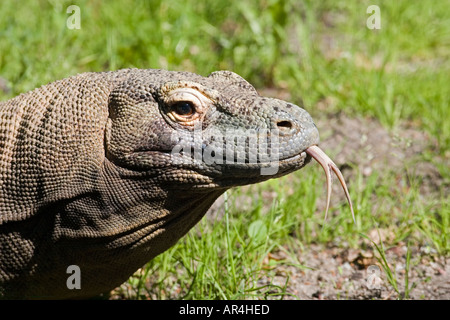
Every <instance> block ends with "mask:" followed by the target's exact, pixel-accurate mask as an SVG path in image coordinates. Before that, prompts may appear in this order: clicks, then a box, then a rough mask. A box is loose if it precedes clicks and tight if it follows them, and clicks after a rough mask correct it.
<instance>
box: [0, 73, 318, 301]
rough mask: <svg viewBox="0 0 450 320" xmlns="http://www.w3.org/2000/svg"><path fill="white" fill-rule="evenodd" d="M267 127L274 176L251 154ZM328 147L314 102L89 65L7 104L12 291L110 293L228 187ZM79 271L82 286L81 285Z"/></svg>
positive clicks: (22, 294)
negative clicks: (74, 282)
mask: <svg viewBox="0 0 450 320" xmlns="http://www.w3.org/2000/svg"><path fill="white" fill-rule="evenodd" d="M264 132H270V134H269V135H267V139H266V140H267V141H266V143H265V144H263V145H264V146H265V147H267V150H268V154H271V155H275V156H276V157H275V159H276V160H277V161H276V165H277V170H276V172H274V173H272V174H261V172H262V169H264V168H266V169H267V168H270V163H269V162H268V161H267V159H265V160H264V159H263V158H261V159H260V160H261V161H256V162H253V161H251V160H252V159H253V158H252V155H254V154H255V152H253V151H254V150H255V148H256V147H257V145H256V142H255V139H251V138H248V134H249V133H264ZM236 133H237V134H236ZM233 134H234V135H235V136H237V139H229V136H230V135H233ZM275 134H276V135H277V137H278V141H277V143H276V144H274V143H271V141H272V140H270V139H271V138H272V136H275ZM199 136H200V138H198V137H199ZM239 137H241V138H242V137H244V138H245V139H244V144H243V145H242V144H238V140H239ZM257 141H258V146H260V145H261V140H257ZM318 143H319V134H318V131H317V128H316V126H315V125H314V123H313V121H312V119H311V117H310V116H309V114H308V113H307V112H306V111H305V110H303V109H302V108H300V107H298V106H296V105H293V104H291V103H289V102H285V101H282V100H278V99H273V98H268V97H262V96H260V95H259V94H258V93H257V92H256V90H255V89H254V88H253V87H252V86H251V85H250V84H249V83H248V82H247V81H246V80H244V79H243V78H241V77H240V76H238V75H237V74H235V73H232V72H230V71H218V72H214V73H212V74H211V75H209V76H208V77H202V76H200V75H196V74H193V73H188V72H174V71H166V70H153V69H147V70H142V69H124V70H118V71H113V72H104V73H83V74H79V75H76V76H73V77H70V78H67V79H63V80H60V81H56V82H53V83H50V84H47V85H45V86H42V87H40V88H38V89H35V90H33V91H31V92H28V93H25V94H21V95H19V96H17V97H15V98H13V99H11V100H9V101H6V102H1V103H0V297H2V298H4V299H5V298H6V299H10V298H13V299H15V298H20V299H55V298H87V297H92V296H96V295H98V294H100V293H104V292H108V291H109V290H111V289H113V288H115V287H117V286H119V285H120V284H122V283H123V282H124V281H126V280H127V279H128V278H129V277H130V275H132V274H133V272H135V271H136V270H137V269H138V268H140V267H142V266H143V265H144V264H145V263H147V262H148V261H149V260H151V259H152V258H154V257H155V256H157V255H158V254H160V253H162V252H164V251H165V250H167V249H168V248H170V247H171V246H172V245H174V244H175V243H176V241H177V240H178V239H180V238H181V237H183V236H184V235H185V234H186V233H187V232H188V231H189V230H190V229H191V228H192V227H193V226H194V225H195V224H196V223H197V222H198V221H199V220H200V219H201V218H202V217H203V215H204V214H205V213H206V211H207V210H208V208H209V207H210V206H211V205H212V204H213V202H214V201H215V200H216V199H217V197H219V196H220V195H221V194H222V193H223V192H225V191H226V190H227V189H229V188H231V187H234V186H240V185H246V184H252V183H258V182H261V181H264V180H267V179H271V178H277V177H280V176H283V175H285V174H288V173H290V172H293V171H296V170H298V169H300V168H302V167H303V166H304V165H306V164H307V163H308V162H309V161H310V159H311V157H310V156H309V155H307V154H306V153H305V152H304V151H305V150H306V149H307V148H308V147H310V146H312V145H317V144H318ZM180 146H182V147H183V148H180ZM174 150H177V152H175V153H174ZM252 150H253V151H252ZM178 151H179V152H178ZM191 151H192V152H191ZM269 151H270V152H272V153H270V152H269ZM256 153H257V154H259V153H258V152H256ZM205 154H209V156H210V157H209V158H204V159H202V158H201V157H202V156H204V155H205ZM198 157H200V160H199V158H198ZM208 159H209V160H208ZM211 159H213V160H214V161H211ZM230 159H231V160H233V161H225V160H230ZM271 159H272V160H273V159H274V158H271ZM272 165H273V163H272ZM72 265H76V266H78V267H79V268H80V272H81V288H80V289H69V288H68V286H67V279H68V278H69V277H70V276H71V274H70V273H68V267H69V266H72Z"/></svg>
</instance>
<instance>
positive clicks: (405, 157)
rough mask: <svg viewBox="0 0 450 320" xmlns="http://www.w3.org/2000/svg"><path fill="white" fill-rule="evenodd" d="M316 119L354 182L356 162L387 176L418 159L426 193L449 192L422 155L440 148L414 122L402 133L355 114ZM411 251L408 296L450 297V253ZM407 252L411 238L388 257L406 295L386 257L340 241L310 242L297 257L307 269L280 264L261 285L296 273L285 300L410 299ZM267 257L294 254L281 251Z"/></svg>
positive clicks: (415, 166) (416, 170)
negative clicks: (383, 260) (391, 277)
mask: <svg viewBox="0 0 450 320" xmlns="http://www.w3.org/2000/svg"><path fill="white" fill-rule="evenodd" d="M316 124H317V126H318V128H319V130H320V132H321V137H322V143H321V147H322V149H323V150H327V152H329V155H330V156H331V158H332V159H333V161H335V163H336V164H337V165H338V166H339V167H340V169H341V170H342V171H343V174H344V176H345V177H346V179H347V181H349V180H351V179H352V177H353V176H354V174H355V170H354V168H355V166H356V167H357V168H359V170H361V172H362V173H363V174H364V175H367V176H368V175H370V174H371V173H372V172H374V171H375V170H376V171H378V172H380V174H381V175H382V174H383V173H387V172H388V171H387V170H389V172H390V173H391V174H392V172H397V174H398V175H402V174H405V171H404V170H405V164H411V166H412V168H411V171H410V172H409V174H412V175H414V176H416V178H418V179H420V180H419V181H421V195H422V196H424V197H433V196H434V195H439V192H440V190H444V194H448V191H449V183H448V181H445V180H444V179H443V177H442V176H441V175H440V173H439V171H438V170H437V168H436V167H435V166H434V165H433V164H431V163H429V162H423V161H418V159H419V157H420V155H421V154H422V153H423V152H424V151H425V150H433V148H435V143H434V142H433V141H432V139H430V137H428V136H427V135H426V134H425V133H424V132H422V131H420V130H418V129H417V128H414V126H409V127H406V126H403V127H400V128H398V129H397V130H396V132H388V131H387V130H386V129H385V128H384V127H383V126H381V125H380V124H379V123H378V122H377V121H375V120H373V119H365V118H351V117H349V116H346V115H344V114H336V115H334V116H333V117H331V118H329V117H327V118H324V119H318V121H317V123H316ZM438 160H439V161H446V160H448V159H438ZM333 188H336V189H333V197H336V198H339V197H342V192H340V190H338V189H339V186H338V184H337V183H335V185H334V186H333ZM333 197H332V198H333ZM342 200H343V198H341V199H339V201H342ZM336 201H337V200H336ZM373 231H374V233H373V234H369V236H370V237H371V239H372V240H373V239H375V240H374V241H375V242H376V238H377V237H378V233H377V232H376V230H375V229H374V230H373ZM380 236H381V237H382V238H388V237H389V234H388V231H386V230H381V233H380ZM383 240H386V239H383ZM410 250H411V262H410V268H409V269H410V272H409V275H408V276H409V277H408V280H409V282H408V283H409V285H408V287H409V290H406V291H407V297H406V298H408V299H414V300H416V299H433V300H434V299H446V300H447V299H450V257H448V256H447V257H443V256H439V255H438V254H437V252H436V251H435V250H434V249H433V248H432V247H430V246H427V245H424V246H422V247H412V248H410ZM406 253H407V248H406V245H405V244H400V245H398V246H396V247H392V248H389V249H388V250H387V251H386V260H387V262H388V263H389V266H390V269H391V270H392V272H395V278H396V279H397V286H398V291H399V292H400V294H398V293H397V292H396V291H395V290H394V289H393V286H392V285H391V284H390V283H389V280H388V279H387V276H386V273H385V272H384V271H383V270H381V269H380V267H381V265H380V263H379V262H378V260H377V258H376V256H378V257H379V255H378V253H375V252H374V251H373V250H371V249H368V250H367V249H366V250H362V249H361V250H359V249H342V247H338V246H336V245H334V244H329V245H328V246H324V245H312V246H307V247H305V248H304V251H302V252H300V253H299V255H298V259H299V261H300V262H301V264H302V265H304V266H305V267H308V268H307V269H299V268H298V267H285V266H280V267H277V269H276V270H275V273H276V276H275V278H274V279H270V280H269V279H262V280H261V285H264V284H269V283H270V282H271V283H272V284H277V285H280V286H284V285H285V283H286V279H287V277H289V285H288V288H287V291H288V292H289V293H291V294H292V295H293V296H285V297H284V299H357V300H359V299H398V298H403V297H405V275H406V272H405V267H406ZM267 259H276V260H280V259H283V260H284V259H289V258H288V257H286V256H283V253H282V252H279V253H277V254H274V255H272V256H269V257H267ZM373 270H374V271H373ZM372 272H374V273H372Z"/></svg>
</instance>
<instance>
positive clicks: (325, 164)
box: [306, 146, 356, 223]
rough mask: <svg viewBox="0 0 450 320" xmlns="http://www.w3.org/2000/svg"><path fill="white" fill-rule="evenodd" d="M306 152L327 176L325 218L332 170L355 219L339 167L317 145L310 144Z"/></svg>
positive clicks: (328, 203)
mask: <svg viewBox="0 0 450 320" xmlns="http://www.w3.org/2000/svg"><path fill="white" fill-rule="evenodd" d="M306 153H307V154H309V155H310V156H311V157H313V158H314V159H315V160H316V161H317V162H318V163H319V164H320V165H321V166H322V168H323V170H324V171H325V175H326V177H327V207H326V209H325V220H326V219H327V214H328V208H329V207H330V198H331V182H332V179H331V170H333V171H334V173H335V174H336V176H337V177H338V179H339V182H340V183H341V186H342V189H344V193H345V196H346V198H347V201H348V204H349V205H350V210H351V212H352V217H353V222H355V223H356V221H355V213H354V212H353V205H352V200H351V199H350V194H349V193H348V189H347V185H346V184H345V180H344V176H343V175H342V173H341V171H340V170H339V168H338V167H337V166H336V164H335V163H334V162H333V160H331V159H330V157H328V156H327V155H326V154H325V152H323V151H322V149H320V148H319V147H318V146H312V147H309V148H308V149H306Z"/></svg>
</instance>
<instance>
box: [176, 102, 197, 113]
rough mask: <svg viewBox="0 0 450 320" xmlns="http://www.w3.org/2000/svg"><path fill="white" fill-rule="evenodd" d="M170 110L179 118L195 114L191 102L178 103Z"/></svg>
mask: <svg viewBox="0 0 450 320" xmlns="http://www.w3.org/2000/svg"><path fill="white" fill-rule="evenodd" d="M172 110H173V111H174V112H176V113H177V114H178V115H180V116H190V115H192V114H193V113H194V112H195V108H194V106H193V105H192V103H191V102H187V101H180V102H177V103H175V104H174V105H172Z"/></svg>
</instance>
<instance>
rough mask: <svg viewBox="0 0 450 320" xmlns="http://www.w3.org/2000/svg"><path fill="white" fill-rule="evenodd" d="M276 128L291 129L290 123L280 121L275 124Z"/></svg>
mask: <svg viewBox="0 0 450 320" xmlns="http://www.w3.org/2000/svg"><path fill="white" fill-rule="evenodd" d="M277 126H278V128H280V129H291V128H292V122H290V121H287V120H282V121H278V122H277Z"/></svg>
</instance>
